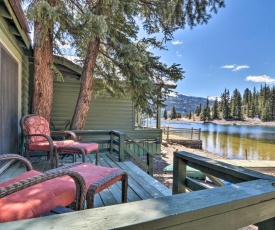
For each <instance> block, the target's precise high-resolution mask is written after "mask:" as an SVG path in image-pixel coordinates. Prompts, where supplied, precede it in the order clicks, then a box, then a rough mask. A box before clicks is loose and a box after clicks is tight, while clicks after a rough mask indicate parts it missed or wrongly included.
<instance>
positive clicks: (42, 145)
mask: <svg viewBox="0 0 275 230" xmlns="http://www.w3.org/2000/svg"><path fill="white" fill-rule="evenodd" d="M74 143H75V142H74V141H73V140H64V141H53V145H54V148H57V147H60V146H65V145H73V144H74ZM29 150H37V151H39V150H40V151H50V145H49V142H48V141H39V142H33V143H31V144H30V145H29Z"/></svg>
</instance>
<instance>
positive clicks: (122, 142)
mask: <svg viewBox="0 0 275 230" xmlns="http://www.w3.org/2000/svg"><path fill="white" fill-rule="evenodd" d="M124 149H125V134H124V133H120V134H119V161H124Z"/></svg>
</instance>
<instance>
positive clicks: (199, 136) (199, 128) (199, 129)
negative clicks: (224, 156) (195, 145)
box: [198, 128, 201, 141]
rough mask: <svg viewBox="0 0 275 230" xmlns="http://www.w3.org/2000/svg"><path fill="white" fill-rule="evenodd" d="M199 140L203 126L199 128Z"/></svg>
mask: <svg viewBox="0 0 275 230" xmlns="http://www.w3.org/2000/svg"><path fill="white" fill-rule="evenodd" d="M198 138H199V141H200V140H201V128H199V137H198Z"/></svg>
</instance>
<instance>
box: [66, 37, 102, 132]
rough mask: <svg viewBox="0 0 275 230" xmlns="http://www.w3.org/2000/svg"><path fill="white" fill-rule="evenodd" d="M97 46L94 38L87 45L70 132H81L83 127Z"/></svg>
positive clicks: (90, 95) (98, 40) (89, 98)
mask: <svg viewBox="0 0 275 230" xmlns="http://www.w3.org/2000/svg"><path fill="white" fill-rule="evenodd" d="M99 46H100V39H99V38H95V39H94V40H92V41H90V42H89V44H88V48H87V54H86V58H85V63H84V66H83V72H82V76H81V85H80V91H79V95H78V99H77V103H76V107H75V111H74V115H73V119H72V123H71V127H70V129H71V130H82V129H83V128H84V126H85V122H86V119H87V115H88V111H89V107H90V101H91V98H92V90H93V89H92V86H93V78H94V69H95V65H96V59H97V56H98V51H99Z"/></svg>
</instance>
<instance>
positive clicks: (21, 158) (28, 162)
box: [0, 153, 32, 171]
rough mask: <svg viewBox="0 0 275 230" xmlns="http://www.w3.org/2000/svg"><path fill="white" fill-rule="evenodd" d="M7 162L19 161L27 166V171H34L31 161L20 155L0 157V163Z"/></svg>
mask: <svg viewBox="0 0 275 230" xmlns="http://www.w3.org/2000/svg"><path fill="white" fill-rule="evenodd" d="M6 160H19V161H21V162H22V163H24V164H25V166H26V168H27V171H30V170H32V164H31V162H30V161H29V160H27V159H26V158H25V157H22V156H20V155H18V154H11V153H9V154H3V155H0V161H6Z"/></svg>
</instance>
